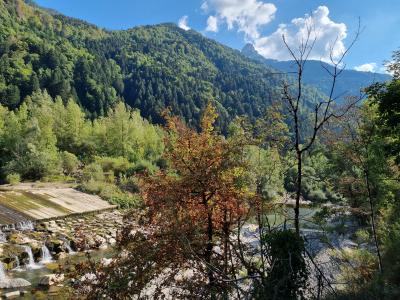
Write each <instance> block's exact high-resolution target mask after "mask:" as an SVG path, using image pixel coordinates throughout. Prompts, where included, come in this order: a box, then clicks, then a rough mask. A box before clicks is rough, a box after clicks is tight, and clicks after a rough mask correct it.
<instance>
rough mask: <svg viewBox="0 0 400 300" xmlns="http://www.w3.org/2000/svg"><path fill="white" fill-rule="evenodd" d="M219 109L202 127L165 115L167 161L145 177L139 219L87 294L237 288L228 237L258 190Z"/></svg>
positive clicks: (204, 292) (205, 292) (177, 294)
mask: <svg viewBox="0 0 400 300" xmlns="http://www.w3.org/2000/svg"><path fill="white" fill-rule="evenodd" d="M216 117H217V115H216V113H215V109H214V108H213V106H212V105H208V106H207V108H206V110H205V112H204V115H203V118H202V121H201V129H200V131H199V132H197V131H196V130H194V129H191V128H189V127H187V126H186V125H185V124H184V123H183V122H182V121H181V120H180V119H178V118H176V117H171V116H166V120H167V134H166V139H165V147H166V150H165V159H166V160H167V161H168V163H169V169H168V171H165V170H164V171H160V172H159V173H157V174H156V175H154V176H149V177H144V178H143V179H142V183H141V189H142V193H143V199H144V204H145V207H146V213H145V215H143V216H142V219H141V227H140V228H136V227H130V226H129V225H127V226H125V230H124V232H123V233H122V234H121V240H120V244H119V245H120V246H121V247H122V248H123V249H124V250H123V251H121V253H122V254H121V255H119V257H118V258H117V259H116V260H115V262H114V263H113V265H112V266H111V267H105V269H102V270H101V271H99V270H97V271H96V274H99V276H98V277H97V280H96V284H95V286H94V288H93V289H91V290H90V293H89V294H90V295H89V296H88V297H89V298H96V297H97V296H98V295H100V294H101V295H104V294H106V295H107V293H111V292H112V296H113V297H115V296H116V295H117V296H119V297H121V298H123V297H124V296H126V295H138V296H139V298H140V297H141V296H143V293H144V294H146V293H151V297H153V298H158V297H162V295H163V294H164V295H165V293H166V290H165V288H167V289H168V292H167V293H168V294H169V295H173V297H174V298H188V297H189V298H190V297H195V298H207V299H209V298H220V297H223V298H226V297H228V295H229V293H230V292H231V291H232V289H234V288H235V285H234V284H232V282H235V279H236V276H237V273H238V267H237V266H236V263H237V262H236V261H237V260H235V259H233V255H234V254H233V253H232V247H231V243H230V239H231V238H232V235H233V228H234V227H235V226H236V224H237V220H238V219H239V218H240V217H241V216H243V215H245V214H246V213H247V212H248V209H249V207H248V202H247V199H249V198H251V196H252V194H251V193H250V192H249V190H248V188H247V186H248V185H247V184H246V176H245V173H246V164H245V161H244V159H243V157H244V156H243V153H242V152H243V147H242V145H241V143H240V141H238V140H235V141H231V140H229V139H225V138H224V137H223V136H221V135H219V134H218V133H217V132H216V130H215V129H214V127H213V123H214V121H215V119H216ZM130 217H133V218H134V217H136V216H135V215H134V214H131V216H130ZM128 221H129V217H128V218H127V222H126V223H127V224H129V222H128ZM105 274H107V275H105ZM91 285H92V286H93V281H91ZM237 288H238V289H239V287H237ZM110 295H111V294H110Z"/></svg>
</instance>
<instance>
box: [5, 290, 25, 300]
mask: <svg viewBox="0 0 400 300" xmlns="http://www.w3.org/2000/svg"><path fill="white" fill-rule="evenodd" d="M20 296H21V292H20V291H13V292H8V293H5V294H4V295H3V297H4V298H5V299H14V298H19V297H20Z"/></svg>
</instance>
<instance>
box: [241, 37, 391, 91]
mask: <svg viewBox="0 0 400 300" xmlns="http://www.w3.org/2000/svg"><path fill="white" fill-rule="evenodd" d="M242 54H243V55H245V56H247V57H249V58H251V59H253V60H255V61H258V62H261V63H263V64H265V65H266V66H268V67H272V68H274V69H277V70H279V71H281V72H284V73H288V74H290V73H291V72H296V66H295V63H294V61H278V60H274V59H267V58H264V57H263V56H262V55H260V54H259V53H258V52H257V50H256V49H254V46H253V45H252V44H246V45H245V46H244V48H243V49H242ZM324 68H327V69H328V70H330V71H331V72H332V71H333V67H332V66H331V65H330V64H327V63H325V62H321V61H317V60H309V61H307V62H306V64H305V68H304V75H303V79H304V83H305V84H308V85H311V86H313V87H316V88H318V89H319V90H320V91H321V92H323V93H324V94H325V95H329V93H330V90H331V85H332V77H331V76H330V75H329V73H328V72H327V71H326V70H325V69H324ZM390 79H391V76H390V75H387V74H380V73H371V72H360V71H355V70H346V69H345V70H343V72H342V74H341V75H340V76H339V77H338V81H337V84H336V88H335V94H334V97H335V96H345V95H349V96H351V95H353V96H354V95H355V96H357V95H359V94H360V90H361V89H362V88H364V87H367V86H370V85H371V84H373V83H375V82H385V81H388V80H390Z"/></svg>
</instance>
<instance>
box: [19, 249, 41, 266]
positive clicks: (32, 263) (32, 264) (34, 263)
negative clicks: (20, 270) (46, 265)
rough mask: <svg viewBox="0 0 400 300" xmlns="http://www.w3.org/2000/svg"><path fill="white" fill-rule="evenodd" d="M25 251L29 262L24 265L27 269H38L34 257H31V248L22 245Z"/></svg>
mask: <svg viewBox="0 0 400 300" xmlns="http://www.w3.org/2000/svg"><path fill="white" fill-rule="evenodd" d="M22 247H23V248H24V250H25V252H26V253H27V254H28V257H29V262H28V264H27V265H26V267H27V269H38V268H40V267H41V266H40V265H38V264H37V263H36V262H35V258H34V257H33V253H32V249H31V247H29V246H22Z"/></svg>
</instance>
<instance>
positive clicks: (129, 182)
mask: <svg viewBox="0 0 400 300" xmlns="http://www.w3.org/2000/svg"><path fill="white" fill-rule="evenodd" d="M119 186H120V187H121V189H123V190H125V191H128V192H131V193H139V192H140V188H139V182H138V178H137V177H134V176H130V177H127V176H121V177H120V178H119Z"/></svg>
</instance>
